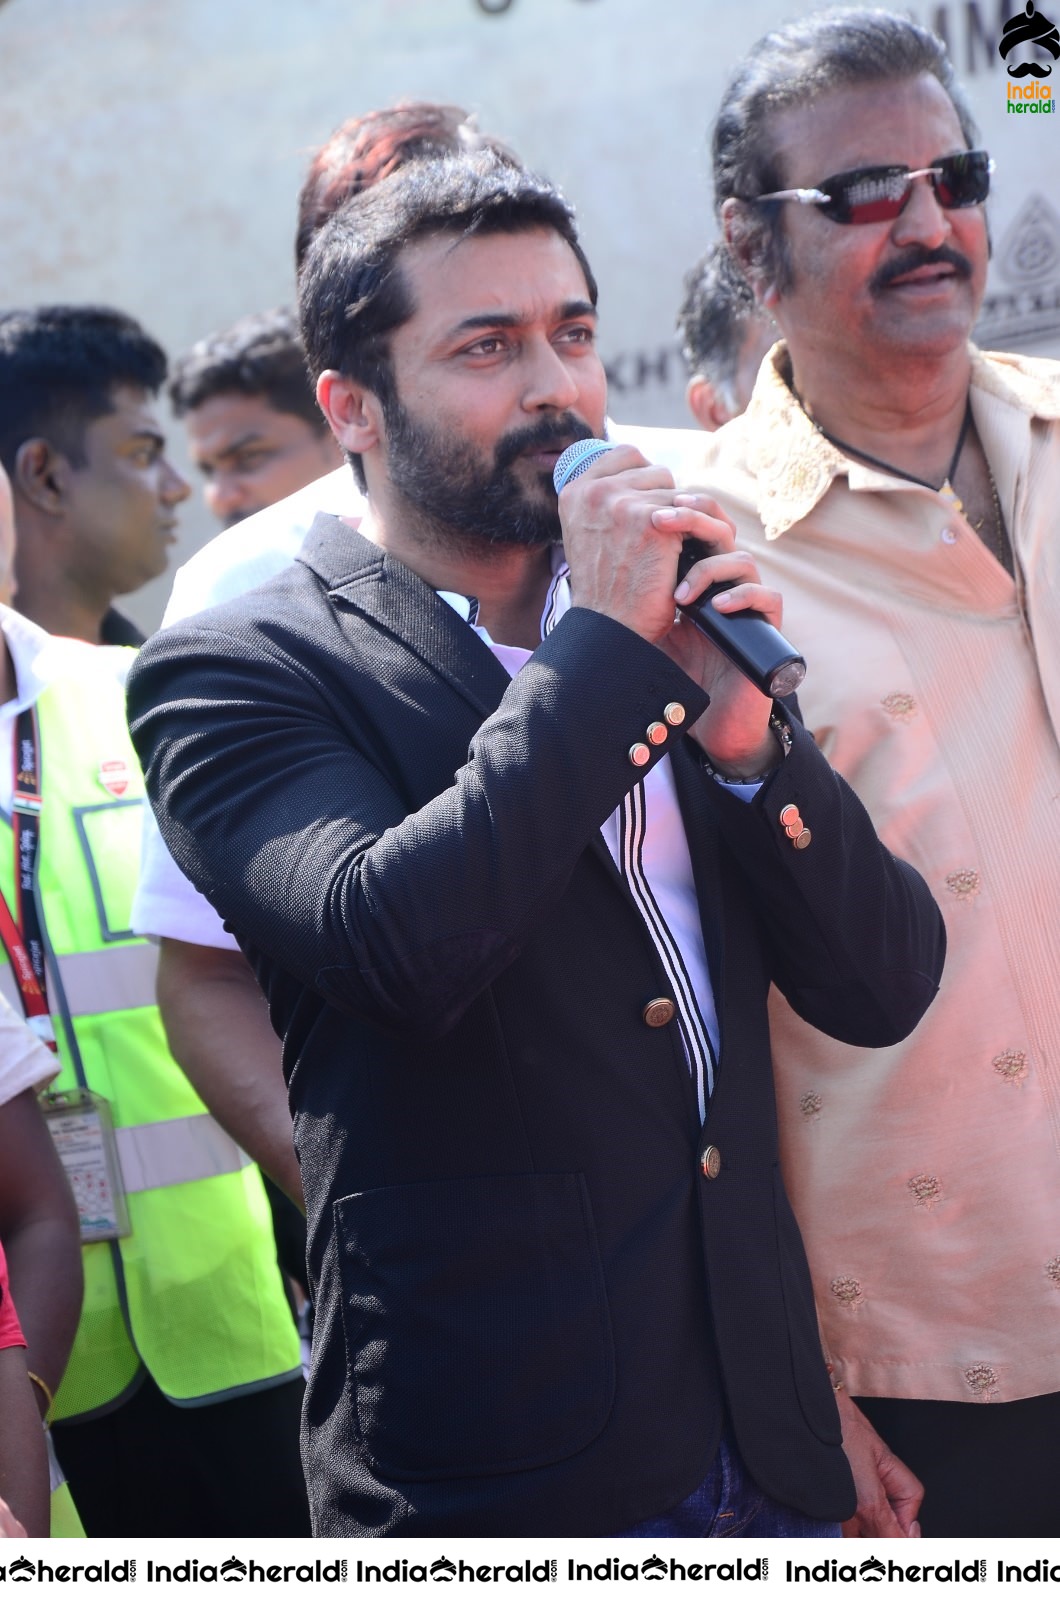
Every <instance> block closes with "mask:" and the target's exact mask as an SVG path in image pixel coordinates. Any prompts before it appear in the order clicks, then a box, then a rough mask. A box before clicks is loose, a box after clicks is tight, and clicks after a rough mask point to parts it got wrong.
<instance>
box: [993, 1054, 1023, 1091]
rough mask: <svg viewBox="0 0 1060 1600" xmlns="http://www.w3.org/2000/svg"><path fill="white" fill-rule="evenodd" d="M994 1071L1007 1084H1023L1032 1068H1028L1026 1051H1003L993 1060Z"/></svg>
mask: <svg viewBox="0 0 1060 1600" xmlns="http://www.w3.org/2000/svg"><path fill="white" fill-rule="evenodd" d="M992 1064H993V1068H994V1071H995V1072H996V1073H997V1074H998V1076H999V1077H1001V1078H1003V1079H1004V1080H1005V1082H1006V1083H1022V1082H1023V1080H1024V1078H1026V1076H1027V1074H1028V1072H1029V1071H1030V1068H1029V1067H1028V1066H1027V1055H1026V1051H1024V1050H1002V1052H1001V1054H1000V1055H999V1056H995V1057H994V1060H993V1063H992Z"/></svg>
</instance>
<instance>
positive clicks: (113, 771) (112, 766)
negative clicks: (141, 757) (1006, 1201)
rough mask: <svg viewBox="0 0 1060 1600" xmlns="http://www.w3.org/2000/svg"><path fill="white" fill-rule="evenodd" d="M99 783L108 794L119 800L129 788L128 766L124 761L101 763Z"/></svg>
mask: <svg viewBox="0 0 1060 1600" xmlns="http://www.w3.org/2000/svg"><path fill="white" fill-rule="evenodd" d="M99 781H100V783H101V784H102V785H103V787H104V789H106V791H107V793H108V794H112V795H113V796H114V798H115V800H120V799H121V797H122V795H123V794H124V793H125V791H126V789H127V788H128V787H129V764H128V762H126V761H101V762H100V764H99Z"/></svg>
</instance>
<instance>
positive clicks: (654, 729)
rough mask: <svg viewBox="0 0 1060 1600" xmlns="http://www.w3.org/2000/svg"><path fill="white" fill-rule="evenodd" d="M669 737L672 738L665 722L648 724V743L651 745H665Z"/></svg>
mask: <svg viewBox="0 0 1060 1600" xmlns="http://www.w3.org/2000/svg"><path fill="white" fill-rule="evenodd" d="M669 737H670V730H669V728H668V727H667V726H666V724H665V722H649V723H648V743H649V744H665V743H666V741H667V739H668V738H669Z"/></svg>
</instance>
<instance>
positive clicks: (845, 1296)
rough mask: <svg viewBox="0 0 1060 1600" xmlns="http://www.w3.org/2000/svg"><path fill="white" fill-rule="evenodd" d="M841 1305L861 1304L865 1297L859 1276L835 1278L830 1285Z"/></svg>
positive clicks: (852, 1305)
mask: <svg viewBox="0 0 1060 1600" xmlns="http://www.w3.org/2000/svg"><path fill="white" fill-rule="evenodd" d="M828 1287H829V1288H830V1289H831V1291H832V1293H833V1294H834V1295H835V1297H836V1299H837V1300H838V1301H839V1303H840V1305H843V1306H850V1307H854V1306H859V1305H860V1304H861V1302H862V1300H863V1299H864V1295H863V1294H862V1292H861V1284H860V1283H859V1282H858V1280H857V1278H833V1279H832V1281H831V1283H830V1284H829V1285H828Z"/></svg>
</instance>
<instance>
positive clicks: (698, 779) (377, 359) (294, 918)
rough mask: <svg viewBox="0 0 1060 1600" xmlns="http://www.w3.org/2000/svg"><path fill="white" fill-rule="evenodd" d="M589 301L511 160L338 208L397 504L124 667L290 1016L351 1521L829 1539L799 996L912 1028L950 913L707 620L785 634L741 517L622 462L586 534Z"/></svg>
mask: <svg viewBox="0 0 1060 1600" xmlns="http://www.w3.org/2000/svg"><path fill="white" fill-rule="evenodd" d="M595 301H596V288H595V283H594V281H593V278H592V274H591V272H590V269H589V266H588V263H587V262H586V260H585V257H584V255H583V253H582V251H581V247H580V245H579V244H578V242H577V237H576V234H575V232H574V228H573V223H572V221H571V217H570V213H569V211H568V210H567V208H566V206H565V205H564V203H563V202H562V200H561V199H560V198H559V196H558V195H557V194H556V192H555V191H554V190H552V189H550V188H549V187H548V186H547V185H546V184H544V183H542V182H540V181H539V180H535V179H531V178H529V177H527V176H526V175H525V174H524V173H520V172H518V171H513V170H512V169H511V168H502V167H500V166H498V165H497V164H495V163H493V162H492V161H491V160H490V158H488V157H475V158H458V159H455V160H452V161H449V162H446V163H436V164H433V165H423V166H420V167H416V168H412V169H409V170H407V171H405V172H404V173H402V174H398V175H396V176H395V177H393V178H391V179H389V180H388V181H387V182H386V183H385V184H381V185H379V186H378V187H377V188H375V189H373V190H372V191H370V192H369V193H367V194H365V195H363V196H360V197H359V198H358V199H356V200H354V201H351V202H350V203H349V204H348V205H347V206H346V207H345V208H344V209H343V210H342V211H340V212H339V213H338V214H337V215H336V217H335V218H333V219H332V221H331V222H330V223H329V224H328V225H327V227H326V228H325V229H324V230H323V231H322V233H321V235H320V237H319V239H318V241H317V242H316V244H315V245H314V247H313V251H312V253H311V256H310V259H309V262H308V264H307V267H306V270H305V273H304V275H303V288H302V320H303V331H304V336H305V341H306V347H307V351H308V354H309V360H310V365H311V368H312V370H313V372H314V374H315V375H316V376H317V378H318V396H319V398H320V401H321V404H322V407H323V409H324V411H325V414H326V415H327V416H328V418H329V421H330V423H331V426H332V429H333V431H334V432H335V434H336V437H337V438H338V439H339V442H340V443H341V444H342V445H343V447H344V449H345V450H346V451H347V453H348V454H349V455H350V457H351V459H352V462H353V466H354V470H355V472H356V473H357V474H358V476H359V479H360V481H361V482H362V484H363V485H364V486H365V487H366V489H367V494H368V501H369V507H370V510H369V515H368V517H367V519H366V520H365V522H364V523H363V524H362V526H361V530H360V532H357V531H355V530H354V529H353V528H352V527H350V526H349V525H348V524H346V523H345V522H343V521H342V520H341V519H337V518H333V517H320V518H318V519H317V523H316V524H315V526H314V528H313V530H312V532H311V533H310V536H309V539H308V541H307V543H306V546H305V548H304V550H303V553H302V556H301V558H300V560H299V561H298V562H297V563H296V564H295V565H294V566H293V567H292V568H291V569H290V570H289V571H288V572H285V573H283V574H281V575H280V576H278V577H277V578H275V579H273V580H272V581H270V582H269V583H268V584H266V585H264V586H263V587H262V588H260V589H258V590H255V591H253V592H252V593H250V594H249V595H246V596H244V597H243V598H241V599H239V600H237V601H234V602H232V603H231V604H229V605H226V606H223V607H219V608H217V609H216V610H214V611H212V612H209V613H206V614H205V615H203V616H200V617H197V618H194V619H191V620H190V621H187V622H185V623H183V624H180V625H178V626H175V627H173V628H171V629H168V630H166V631H164V632H163V633H161V634H160V635H158V636H157V637H156V638H155V639H154V640H152V641H151V642H150V643H149V644H148V645H147V646H146V647H145V649H144V651H143V652H142V654H141V656H140V659H139V662H138V664H137V666H136V667H135V668H134V671H133V674H132V678H131V682H130V717H131V723H132V727H133V732H134V738H135V740H136V743H137V746H138V749H139V751H140V753H141V756H142V758H143V761H144V764H145V767H146V770H147V774H148V784H149V788H150V791H151V795H152V799H153V803H154V805H155V807H156V809H157V812H158V816H159V821H160V824H161V827H162V831H163V833H164V835H165V837H166V840H167V843H168V844H169V847H170V849H171V850H172V852H173V855H174V856H175V858H176V860H177V861H178V863H179V864H180V866H181V867H182V868H183V869H184V870H185V871H186V872H187V873H188V875H189V876H190V877H191V878H192V879H193V880H194V881H195V882H196V883H197V885H198V886H199V887H200V888H201V889H202V890H203V891H204V892H205V893H206V894H207V895H208V896H209V897H210V899H211V900H212V901H213V902H214V904H215V905H216V906H217V907H218V909H219V910H220V911H221V912H222V913H223V915H224V916H225V918H226V919H227V921H228V922H229V923H230V925H231V926H232V928H233V929H234V930H235V932H236V934H237V936H238V937H239V939H240V942H241V944H242V945H243V947H244V949H245V950H246V953H247V955H248V957H249V959H250V960H251V962H252V964H253V965H254V967H255V970H256V972H257V974H258V977H259V979H260V981H261V984H262V987H263V988H264V990H265V992H266V994H267V996H268V1000H269V1005H270V1008H271V1015H272V1020H273V1023H274V1026H275V1027H276V1029H277V1031H278V1033H279V1034H280V1035H281V1036H282V1038H283V1040H284V1063H285V1072H286V1074H287V1078H288V1084H289V1089H290V1098H291V1106H292V1110H293V1113H294V1125H295V1144H296V1148H297V1152H298V1157H299V1161H300V1164H301V1169H302V1178H303V1184H304V1187H305V1194H306V1202H307V1210H308V1222H309V1271H310V1277H311V1281H312V1284H313V1288H314V1295H315V1299H316V1304H317V1331H316V1339H315V1343H314V1352H313V1371H312V1376H311V1380H310V1386H309V1392H308V1397H307V1403H306V1410H305V1417H304V1430H303V1454H304V1460H305V1465H306V1474H307V1479H308V1483H309V1490H310V1498H311V1501H312V1504H313V1514H314V1529H315V1532H316V1533H318V1534H321V1535H342V1534H358V1535H366V1534H370V1535H395V1534H400V1535H438V1534H443V1533H444V1534H482V1535H505V1534H529V1535H544V1534H556V1535H570V1536H573V1535H604V1534H615V1533H625V1532H629V1533H637V1532H640V1533H643V1532H645V1531H647V1532H649V1533H651V1534H652V1536H656V1535H658V1534H666V1533H674V1532H683V1531H697V1532H712V1533H718V1534H723V1533H740V1532H747V1533H763V1532H775V1533H795V1534H803V1535H806V1534H817V1533H822V1532H831V1533H835V1532H837V1531H838V1530H837V1527H836V1526H835V1525H836V1524H837V1522H838V1520H839V1519H840V1518H842V1517H845V1516H847V1515H849V1514H850V1512H851V1510H852V1509H853V1505H854V1493H853V1488H852V1484H851V1477H850V1472H849V1469H848V1467H847V1464H846V1460H845V1458H844V1455H843V1451H842V1448H841V1443H840V1427H839V1421H838V1417H837V1413H836V1406H835V1401H834V1397H833V1394H832V1390H831V1386H830V1384H829V1381H828V1377H827V1374H826V1372H825V1369H824V1366H823V1363H822V1359H821V1355H820V1349H819V1346H818V1342H817V1332H816V1320H815V1315H814V1308H813V1301H812V1295H811V1290H810V1284H809V1279H808V1274H807V1270H806V1265H805V1261H804V1258H803V1253H802V1247H801V1243H800V1240H799V1236H798V1232H797V1229H796V1226H795V1223H794V1220H793V1218H792V1215H791V1212H790V1210H789V1207H788V1204H787V1200H786V1198H785V1195H784V1191H783V1187H782V1184H781V1181H780V1178H779V1176H778V1173H777V1164H776V1163H777V1150H776V1129H775V1118H774V1105H773V1088H772V1080H771V1068H770V1057H769V1040H768V1034H767V1024H766V1005H765V1001H766V993H767V990H768V988H769V985H770V983H772V982H775V983H777V984H778V985H779V986H780V988H781V989H782V990H783V992H784V993H785V994H786V995H787V996H788V998H789V999H790V1000H791V1002H792V1004H793V1005H794V1006H795V1007H796V1008H797V1009H798V1010H799V1011H800V1012H801V1013H802V1014H803V1015H804V1016H806V1017H807V1018H808V1019H810V1020H811V1021H812V1022H813V1023H814V1024H815V1025H816V1026H818V1027H821V1028H824V1029H826V1030H828V1031H829V1032H830V1033H833V1034H836V1035H838V1036H840V1037H842V1038H844V1039H857V1040H860V1041H861V1042H863V1043H869V1044H878V1045H883V1044H886V1043H888V1042H890V1041H892V1040H894V1039H897V1038H900V1037H902V1036H903V1035H904V1034H905V1033H906V1032H907V1031H908V1030H909V1029H910V1028H912V1027H913V1026H914V1025H915V1024H916V1022H917V1020H918V1019H919V1017H920V1016H921V1015H922V1013H923V1011H924V1009H925V1008H926V1006H927V1005H928V1003H929V1002H930V1000H931V997H932V995H933V993H934V990H935V987H936V985H937V982H938V977H939V973H940V970H941V964H942V955H943V937H942V932H941V922H940V919H939V917H938V913H937V911H936V909H935V907H934V904H933V902H932V901H931V899H930V896H929V895H928V893H927V890H926V889H925V887H924V885H923V883H922V882H921V880H920V879H919V878H918V877H917V875H916V874H915V873H914V872H912V871H911V870H910V869H909V868H907V867H905V866H904V865H903V864H902V863H900V862H898V861H896V860H895V859H894V858H893V857H892V856H891V855H890V854H889V853H888V852H887V851H886V850H885V849H883V847H882V846H881V845H880V844H879V842H878V840H877V839H876V836H875V834H874V832H873V829H872V826H871V824H870V823H869V820H868V818H867V816H866V815H865V812H864V811H863V809H862V807H861V806H860V804H859V803H858V801H857V799H856V798H855V797H854V795H853V794H852V793H851V791H850V790H849V789H847V788H846V786H845V785H844V784H843V783H842V781H841V780H840V779H839V778H838V777H836V775H835V774H834V773H833V772H832V771H831V769H830V768H829V767H828V766H827V764H826V763H825V761H824V760H823V758H822V757H821V756H820V755H819V753H818V752H817V750H816V748H815V746H814V744H813V741H812V740H811V739H810V738H809V737H808V736H807V735H806V734H805V733H804V732H803V730H802V729H801V728H800V727H799V725H798V723H797V721H792V720H791V718H790V716H789V713H788V712H787V711H786V710H785V708H784V707H783V706H777V705H774V704H773V703H771V702H770V701H768V700H767V699H765V698H764V697H763V696H762V695H760V694H759V692H758V691H757V689H755V688H753V687H752V686H751V685H750V684H749V683H748V682H747V680H746V679H744V678H742V677H741V676H740V674H739V673H737V672H736V671H735V669H733V668H732V667H731V666H730V665H729V664H728V663H727V662H726V661H725V660H724V659H723V658H722V657H721V656H720V655H718V654H717V653H716V652H715V651H714V650H713V649H712V648H711V647H710V646H709V645H708V644H707V643H706V641H705V640H703V639H702V638H701V636H700V634H699V633H698V631H697V630H696V629H695V628H693V627H692V626H691V625H690V624H689V623H688V622H682V623H680V624H677V622H676V621H675V592H676V595H677V598H678V599H679V600H684V599H686V598H690V597H695V596H698V595H699V594H700V593H702V591H703V590H704V589H705V588H706V587H707V585H708V584H709V583H711V582H713V581H714V580H716V579H720V578H730V579H735V580H737V586H736V587H735V588H734V589H732V590H731V591H730V593H729V598H728V600H727V601H726V602H725V604H726V605H727V606H728V608H729V609H732V610H739V609H742V608H746V607H754V608H756V609H758V610H760V611H763V612H765V613H766V614H767V615H768V616H770V617H771V618H772V619H773V620H774V621H778V620H779V617H780V598H779V596H778V595H776V594H775V593H774V592H772V591H769V590H766V589H764V588H763V587H762V586H761V585H760V584H759V582H758V579H757V574H756V572H755V568H754V565H753V562H752V561H751V560H750V558H749V557H747V556H746V555H741V554H740V553H738V552H736V551H735V550H734V548H733V536H732V531H731V528H730V527H729V526H728V524H726V523H725V522H723V521H722V520H721V519H719V517H718V516H717V515H716V508H715V507H714V505H713V502H712V501H710V500H709V499H708V498H707V497H705V496H700V495H680V496H678V495H675V492H674V487H673V480H672V478H671V477H670V475H669V473H667V472H666V471H664V470H662V469H660V468H657V467H653V466H651V465H649V464H648V463H647V462H646V461H645V460H644V458H643V457H642V456H641V455H640V454H639V453H638V452H637V451H635V450H633V449H631V448H629V447H623V448H619V449H616V450H613V451H611V452H609V453H608V454H606V455H605V456H604V457H603V458H602V460H600V461H599V462H597V463H596V464H594V465H593V467H592V468H591V469H590V470H589V471H588V472H587V473H586V474H585V476H584V477H583V478H581V479H579V480H578V481H577V482H576V483H574V484H572V485H571V486H570V487H569V488H568V489H566V490H565V491H564V494H563V496H562V502H561V510H562V519H563V538H564V548H563V550H562V551H561V550H560V549H559V546H558V543H557V541H558V539H559V537H560V524H559V515H558V513H557V504H556V497H555V494H554V491H553V490H552V487H551V469H552V465H553V463H554V461H555V459H556V457H557V455H558V453H559V452H560V450H562V449H563V447H564V446H566V445H567V444H569V443H570V442H571V441H572V440H573V439H576V438H578V437H583V436H588V435H593V434H597V435H598V434H601V433H602V432H603V428H604V423H605V399H606V396H605V385H604V378H603V369H602V364H601V362H600V360H599V357H598V356H597V354H596V350H595V344H594V332H595V321H596V316H595ZM690 536H695V537H698V538H699V539H701V540H703V541H704V542H705V544H706V545H707V546H708V547H709V549H710V551H711V554H710V555H709V556H707V557H706V558H705V559H703V560H701V561H700V562H699V563H698V564H697V565H696V566H695V567H694V568H693V570H692V572H691V573H690V574H689V576H688V578H687V579H686V584H687V588H681V589H678V588H677V587H676V565H677V558H678V554H679V551H680V548H681V544H682V541H683V540H684V539H685V538H687V537H690ZM564 556H565V561H564ZM807 649H809V642H807ZM689 1497H691V1500H690V1498H689ZM686 1502H688V1504H686ZM675 1508H676V1509H675ZM671 1512H674V1515H673V1516H672V1517H670V1516H668V1515H664V1514H669V1513H671ZM660 1517H662V1518H663V1520H662V1521H661V1522H660V1521H657V1520H656V1519H658V1518H660ZM689 1518H691V1519H693V1520H692V1521H689V1520H688V1519H689ZM696 1519H698V1520H696Z"/></svg>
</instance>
